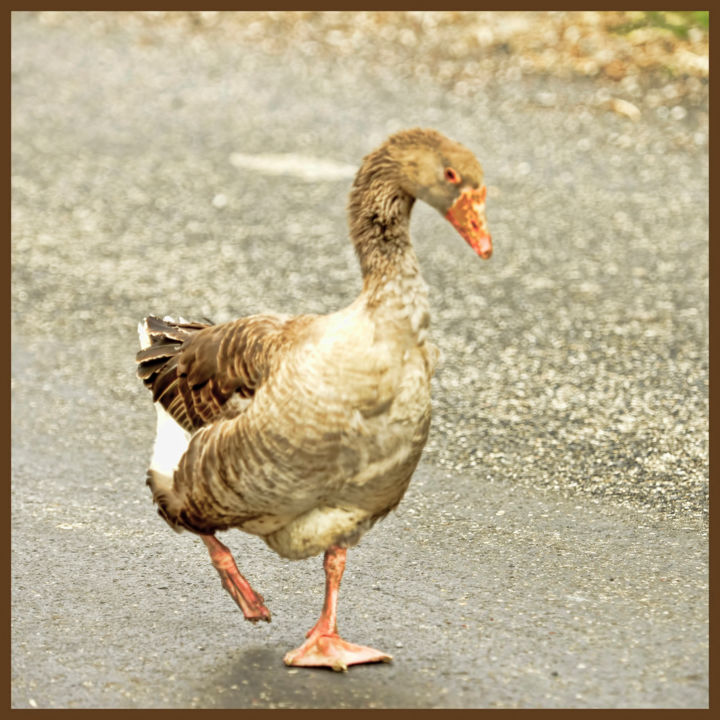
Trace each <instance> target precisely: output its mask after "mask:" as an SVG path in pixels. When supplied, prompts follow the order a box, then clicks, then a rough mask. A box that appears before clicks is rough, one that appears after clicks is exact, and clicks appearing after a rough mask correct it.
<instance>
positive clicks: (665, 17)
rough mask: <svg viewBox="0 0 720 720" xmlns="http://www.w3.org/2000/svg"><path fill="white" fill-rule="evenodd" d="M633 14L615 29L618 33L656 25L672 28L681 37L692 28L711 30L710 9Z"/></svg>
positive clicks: (662, 27)
mask: <svg viewBox="0 0 720 720" xmlns="http://www.w3.org/2000/svg"><path fill="white" fill-rule="evenodd" d="M629 15H631V16H632V19H630V20H629V21H628V22H626V23H623V24H622V25H618V26H616V27H615V28H613V30H614V31H615V32H617V33H623V34H624V33H629V32H632V31H633V30H637V29H638V28H642V27H656V28H661V29H663V30H670V31H671V32H672V33H673V34H675V35H676V36H677V37H680V38H686V37H687V36H688V32H689V31H690V29H691V28H694V27H696V28H701V29H702V30H709V28H710V11H709V10H678V11H673V12H670V11H667V10H662V11H660V10H647V11H643V12H636V13H629Z"/></svg>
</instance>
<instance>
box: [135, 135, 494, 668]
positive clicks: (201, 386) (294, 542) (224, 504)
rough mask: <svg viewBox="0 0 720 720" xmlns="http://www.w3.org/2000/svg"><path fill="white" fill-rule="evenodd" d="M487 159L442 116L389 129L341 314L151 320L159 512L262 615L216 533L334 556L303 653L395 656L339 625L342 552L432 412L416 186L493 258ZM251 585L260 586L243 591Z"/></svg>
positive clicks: (365, 186)
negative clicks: (448, 132)
mask: <svg viewBox="0 0 720 720" xmlns="http://www.w3.org/2000/svg"><path fill="white" fill-rule="evenodd" d="M484 197H485V190H484V185H483V184H482V170H481V168H480V166H479V164H478V162H477V160H476V159H475V157H474V155H472V153H470V151H468V150H467V149H466V148H464V147H463V146H461V145H459V144H458V143H455V142H453V141H451V140H448V139H447V138H445V137H444V136H442V135H441V134H440V133H437V132H435V131H430V130H411V131H404V132H402V133H398V134H396V135H395V136H392V137H391V138H390V139H389V140H388V141H386V143H384V144H383V145H382V146H381V147H380V148H378V150H376V151H375V152H374V153H371V154H370V155H368V156H367V157H366V158H365V160H364V163H363V165H362V167H361V169H360V170H359V172H358V175H357V176H356V179H355V182H354V185H353V188H352V191H351V195H350V204H349V216H350V232H351V238H352V240H353V242H354V244H355V249H356V252H357V255H358V258H359V260H360V266H361V271H362V273H363V290H362V292H361V294H360V295H359V297H358V298H357V299H356V300H355V301H354V302H353V303H352V304H350V305H349V306H347V307H345V308H343V309H341V310H339V311H337V312H334V313H331V314H328V315H299V316H287V315H275V314H263V315H254V316H249V317H245V318H241V319H239V320H235V321H232V322H228V323H224V324H221V325H213V324H210V323H207V322H186V321H182V320H180V321H173V320H171V319H169V318H165V319H160V318H158V317H154V316H149V317H147V318H145V320H144V321H143V322H142V323H141V325H140V328H139V330H140V338H141V346H142V349H141V351H140V352H139V353H138V356H137V360H138V375H139V376H140V378H142V379H143V381H144V382H145V384H146V385H147V386H148V387H149V388H150V389H151V390H152V392H153V399H154V401H155V405H156V409H157V414H158V427H157V437H156V442H155V447H154V451H153V458H152V460H151V463H150V469H149V471H148V484H149V485H150V487H151V488H152V491H153V497H154V500H155V501H156V502H157V504H158V508H159V512H160V514H161V515H162V516H163V517H164V518H165V519H166V520H167V522H168V523H169V524H170V525H171V526H172V527H174V528H176V529H186V530H189V531H192V532H194V533H196V534H198V535H199V536H200V537H201V538H203V540H204V541H205V543H206V545H207V546H208V549H209V551H210V555H211V558H212V560H213V563H214V564H215V567H216V568H217V569H218V572H220V575H221V578H222V579H223V584H224V585H225V587H226V588H227V589H228V590H229V591H230V593H231V595H233V597H234V598H235V599H236V601H237V602H238V604H239V605H240V607H241V608H242V609H243V612H244V613H245V616H246V617H247V618H248V619H250V620H258V619H264V620H269V617H270V616H269V612H268V611H267V609H266V608H265V607H264V604H263V602H262V598H261V597H260V596H259V595H257V594H256V593H255V592H254V591H253V590H252V588H250V586H249V584H247V581H245V579H244V578H243V577H242V575H240V573H239V571H238V570H237V567H236V566H235V563H234V560H233V559H232V556H231V555H230V551H229V550H228V549H227V548H226V547H225V546H224V545H222V543H220V542H219V541H218V540H217V539H216V538H215V537H214V533H215V532H216V531H218V530H226V529H229V528H238V529H241V530H244V531H246V532H249V533H252V534H255V535H259V536H260V537H261V538H263V540H265V542H266V543H267V544H268V545H269V546H270V547H271V548H272V549H273V550H275V551H276V552H277V553H278V554H279V555H281V556H283V557H286V558H292V559H301V558H306V557H310V556H313V555H317V554H320V553H325V571H326V578H327V583H328V585H327V595H326V607H325V608H324V610H323V614H322V615H321V619H320V621H319V623H318V625H316V627H315V628H314V629H313V631H311V632H310V633H309V638H310V639H309V640H308V641H307V642H306V643H305V644H304V645H303V646H301V648H298V650H296V651H294V653H289V654H288V655H287V656H286V658H285V661H286V663H288V664H297V665H329V666H331V667H334V668H335V669H345V668H346V667H347V665H348V664H351V663H357V662H371V661H376V660H388V659H389V656H387V655H385V654H383V653H379V651H374V650H372V649H371V648H364V647H361V646H355V645H350V644H349V643H345V641H344V640H342V639H340V638H339V637H338V636H337V633H336V629H335V605H334V603H335V601H336V596H337V587H338V585H339V581H340V575H341V574H342V568H343V567H344V562H345V552H346V548H348V547H351V546H353V545H355V544H356V543H357V542H358V541H359V539H360V538H361V536H362V535H363V533H364V532H366V531H367V530H368V529H369V528H370V527H372V525H373V524H374V523H375V522H376V521H377V520H378V519H380V518H382V517H384V516H385V515H386V514H387V513H388V512H389V511H390V510H392V509H393V508H395V507H396V506H397V504H398V503H399V502H400V500H401V499H402V496H403V494H404V493H405V491H406V489H407V487H408V484H409V482H410V478H411V476H412V473H413V471H414V470H415V467H416V465H417V463H418V461H419V459H420V455H421V452H422V449H423V446H424V445H425V442H426V439H427V435H428V430H429V426H430V414H431V407H430V378H431V376H432V374H433V370H434V368H435V364H436V360H437V355H438V351H437V348H436V347H435V346H434V345H433V344H432V343H430V342H429V341H428V339H427V331H428V326H429V304H428V290H427V286H426V284H425V282H424V280H423V279H422V276H421V274H420V270H419V266H418V262H417V258H416V255H415V252H414V250H413V248H412V244H411V242H410V235H409V218H410V210H411V208H412V205H413V202H414V200H415V199H416V198H421V199H424V200H425V201H427V202H429V203H430V204H431V205H433V206H434V207H436V208H437V209H438V210H439V211H440V212H442V213H443V214H444V215H445V216H446V217H447V218H448V220H450V222H451V223H452V224H453V225H454V226H455V227H456V228H457V229H458V231H459V232H460V233H461V235H463V237H464V238H465V239H466V240H467V241H468V243H469V244H470V245H471V246H472V247H473V248H474V249H475V250H476V252H478V254H480V255H481V256H483V257H489V255H490V251H491V245H490V239H489V235H488V233H487V229H486V224H485V218H484ZM245 586H247V587H245Z"/></svg>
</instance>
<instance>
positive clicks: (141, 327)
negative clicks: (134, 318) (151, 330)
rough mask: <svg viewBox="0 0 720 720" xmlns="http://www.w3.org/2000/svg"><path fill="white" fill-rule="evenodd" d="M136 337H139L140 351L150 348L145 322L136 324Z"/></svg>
mask: <svg viewBox="0 0 720 720" xmlns="http://www.w3.org/2000/svg"><path fill="white" fill-rule="evenodd" d="M138 336H139V337H140V349H141V350H144V349H145V348H146V347H150V335H149V334H148V331H147V322H146V321H145V320H143V321H142V322H139V323H138Z"/></svg>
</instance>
